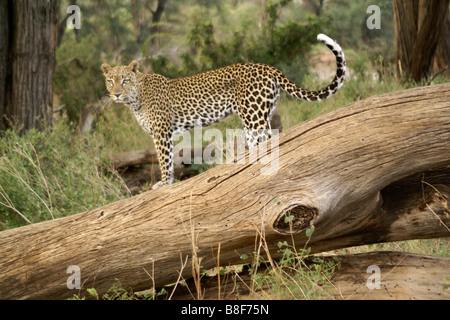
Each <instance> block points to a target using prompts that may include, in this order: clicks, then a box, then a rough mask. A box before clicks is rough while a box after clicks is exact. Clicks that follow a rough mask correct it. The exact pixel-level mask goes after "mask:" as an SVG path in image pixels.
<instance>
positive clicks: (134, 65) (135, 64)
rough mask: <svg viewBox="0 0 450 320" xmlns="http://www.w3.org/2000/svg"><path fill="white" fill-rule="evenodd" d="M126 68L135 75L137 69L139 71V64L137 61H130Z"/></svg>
mask: <svg viewBox="0 0 450 320" xmlns="http://www.w3.org/2000/svg"><path fill="white" fill-rule="evenodd" d="M128 68H130V70H131V71H133V72H134V73H136V72H137V71H138V69H139V62H138V61H137V60H133V61H131V63H130V65H129V66H128Z"/></svg>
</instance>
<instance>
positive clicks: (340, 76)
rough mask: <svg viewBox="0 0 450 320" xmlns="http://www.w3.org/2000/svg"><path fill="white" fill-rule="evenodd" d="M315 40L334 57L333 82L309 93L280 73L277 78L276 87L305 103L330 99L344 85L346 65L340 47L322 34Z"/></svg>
mask: <svg viewBox="0 0 450 320" xmlns="http://www.w3.org/2000/svg"><path fill="white" fill-rule="evenodd" d="M317 40H319V41H320V42H322V43H324V44H325V45H326V46H327V47H328V48H329V49H330V50H331V51H332V52H333V54H334V55H335V56H336V64H337V70H336V75H335V76H334V79H333V81H331V83H330V84H329V85H328V86H326V87H325V88H323V89H322V90H318V91H311V90H306V89H302V88H300V87H299V86H297V85H296V84H295V83H293V82H292V81H291V80H289V79H288V78H287V77H286V76H285V75H283V74H281V73H280V75H278V77H277V82H278V85H279V86H280V87H281V89H283V90H284V91H286V92H287V93H289V94H290V95H291V96H293V97H296V98H297V99H301V100H307V101H321V100H324V99H327V98H329V97H331V96H332V95H333V94H335V93H336V91H338V90H339V88H340V87H342V85H343V84H344V79H345V70H346V63H345V55H344V52H343V51H342V49H341V47H340V46H339V45H338V44H337V43H336V42H335V41H334V40H332V39H331V38H329V37H328V36H326V35H324V34H322V33H321V34H319V35H318V36H317Z"/></svg>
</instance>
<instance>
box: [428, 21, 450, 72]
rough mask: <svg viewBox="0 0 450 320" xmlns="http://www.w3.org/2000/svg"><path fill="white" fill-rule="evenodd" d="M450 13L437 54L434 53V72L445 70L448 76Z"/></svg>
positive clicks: (449, 67) (449, 69)
mask: <svg viewBox="0 0 450 320" xmlns="http://www.w3.org/2000/svg"><path fill="white" fill-rule="evenodd" d="M449 61H450V14H447V19H446V21H445V25H444V30H443V31H442V35H441V39H440V40H439V44H438V47H437V49H436V54H435V55H434V62H433V69H432V73H433V75H434V74H437V73H439V72H443V73H444V74H445V75H446V76H447V77H449V76H450V66H449Z"/></svg>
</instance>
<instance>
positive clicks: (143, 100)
mask: <svg viewBox="0 0 450 320" xmlns="http://www.w3.org/2000/svg"><path fill="white" fill-rule="evenodd" d="M317 40H318V41H320V42H322V43H323V44H325V45H326V46H327V47H328V48H329V49H330V50H331V51H332V52H333V54H334V55H335V59H336V65H337V69H336V74H335V76H334V78H333V80H332V81H331V82H330V83H329V84H328V85H327V86H326V87H325V88H323V89H321V90H317V91H314V90H308V89H304V88H301V87H299V86H297V85H296V84H295V83H294V82H293V81H291V80H289V79H288V78H287V77H286V76H285V75H284V74H283V73H282V72H281V71H279V70H278V69H277V68H275V67H272V66H269V65H266V64H262V63H252V62H245V63H237V64H233V65H229V66H225V67H222V68H219V69H216V70H211V71H207V72H204V73H200V74H196V75H193V76H188V77H182V78H176V79H169V78H166V77H164V76H163V75H159V74H156V73H148V74H147V73H141V72H140V71H139V62H138V61H137V60H133V61H132V62H131V63H130V64H129V65H119V66H115V67H111V66H110V65H108V64H107V63H103V64H102V65H101V70H102V71H103V74H104V77H105V85H106V89H107V91H108V95H109V98H110V99H111V101H113V102H115V103H121V104H125V105H126V106H127V107H128V108H129V109H130V110H131V111H132V113H133V114H134V116H135V118H136V120H137V122H138V123H139V124H140V126H141V127H142V128H143V130H144V131H146V132H147V133H148V134H149V135H150V136H151V137H152V138H153V141H154V145H155V149H156V154H157V159H158V162H159V167H160V171H161V181H159V182H157V183H156V184H154V185H153V187H152V189H157V188H160V187H162V186H166V185H170V184H172V183H173V182H174V151H173V150H174V142H173V141H174V140H173V137H174V136H175V135H178V134H181V133H183V132H185V131H187V130H190V129H192V128H194V127H196V126H202V127H205V126H208V125H211V124H213V123H216V122H219V121H221V120H222V119H224V118H226V117H228V116H229V115H231V114H237V115H238V116H239V117H240V119H241V121H242V126H243V130H244V132H245V137H246V143H247V147H248V148H253V147H255V146H257V145H258V144H260V143H262V142H264V141H267V140H268V139H270V138H271V137H272V129H271V127H270V120H271V118H272V115H273V112H274V110H275V108H276V105H277V102H278V100H279V98H280V92H281V90H283V91H285V92H287V93H288V94H289V95H291V96H293V97H295V98H297V99H300V100H306V101H322V100H324V99H327V98H329V97H331V96H333V95H334V94H335V93H336V92H337V91H338V90H339V89H340V88H341V87H342V86H343V84H344V80H345V73H346V60H345V55H344V52H343V50H342V48H341V47H340V46H339V44H338V43H337V42H336V41H334V40H332V39H331V38H329V37H328V36H326V35H324V34H319V35H318V36H317Z"/></svg>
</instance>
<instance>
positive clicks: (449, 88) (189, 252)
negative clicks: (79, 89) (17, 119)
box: [0, 84, 450, 299]
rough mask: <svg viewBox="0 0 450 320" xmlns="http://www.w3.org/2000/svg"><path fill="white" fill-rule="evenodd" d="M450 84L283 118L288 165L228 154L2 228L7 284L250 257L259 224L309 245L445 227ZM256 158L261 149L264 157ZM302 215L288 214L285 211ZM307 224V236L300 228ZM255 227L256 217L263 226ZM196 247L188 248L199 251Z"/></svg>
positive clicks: (47, 284)
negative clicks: (141, 186) (273, 166)
mask: <svg viewBox="0 0 450 320" xmlns="http://www.w3.org/2000/svg"><path fill="white" fill-rule="evenodd" d="M449 101H450V84H443V85H439V86H431V87H422V88H417V89H411V90H403V91H398V92H394V93H390V94H384V95H380V96H375V97H371V98H368V99H365V100H362V101H359V102H356V103H354V104H351V105H349V106H347V107H343V108H341V109H338V110H336V111H333V112H330V113H327V114H325V115H322V116H319V117H316V118H314V119H312V120H309V121H306V122H304V123H301V124H299V125H297V126H295V127H294V128H292V129H290V130H288V131H285V132H283V133H282V134H281V135H280V136H279V138H280V143H279V148H275V149H274V150H272V154H275V151H278V153H279V169H278V172H277V173H276V174H275V175H261V169H262V168H265V167H267V166H268V165H267V164H264V162H263V161H264V160H267V156H266V157H262V158H261V159H258V161H257V163H255V164H249V163H248V161H246V164H241V165H238V164H232V165H231V164H230V165H222V166H218V167H215V168H212V169H211V170H208V171H207V172H205V173H203V174H201V175H198V176H196V177H193V178H191V179H189V180H186V181H183V182H180V183H177V184H174V185H172V186H168V187H163V188H160V189H158V190H155V191H149V192H146V193H143V194H140V195H138V196H135V197H132V198H129V199H125V200H121V201H118V202H115V203H112V204H110V205H107V206H104V207H101V208H97V209H94V210H91V211H87V212H84V213H80V214H77V215H73V216H69V217H65V218H61V219H57V220H53V221H48V222H44V223H38V224H34V225H30V226H25V227H22V228H18V229H13V230H7V231H3V232H1V233H0V270H2V271H1V273H0V284H1V285H0V286H1V287H0V298H1V299H32V298H47V299H51V298H53V299H61V298H65V297H69V296H72V295H73V294H74V293H78V290H69V289H68V288H67V282H66V281H67V279H68V277H69V276H71V274H68V273H67V268H68V267H69V266H71V265H76V266H78V267H79V268H80V270H81V284H82V289H86V288H92V287H94V288H96V290H97V291H98V292H99V293H100V294H101V293H103V292H105V291H106V290H108V289H109V288H110V287H111V286H112V284H113V283H115V279H119V280H120V282H121V284H122V286H123V287H124V288H125V289H132V290H134V291H138V290H141V289H148V288H151V287H153V286H154V285H156V286H157V287H159V286H163V285H165V284H168V283H173V282H175V281H177V279H178V277H179V274H178V271H179V270H181V269H182V268H181V263H182V262H185V261H186V260H185V259H186V258H187V257H188V260H187V266H186V267H185V268H184V269H183V270H182V271H181V273H182V274H183V276H184V277H185V278H189V276H190V275H191V274H192V269H191V263H192V262H194V265H195V263H198V265H201V266H203V268H205V269H208V268H211V267H215V266H216V265H217V252H218V246H219V244H220V263H221V264H222V265H228V264H233V263H243V262H244V261H243V260H241V259H240V256H241V254H243V253H246V254H249V253H252V252H254V251H255V244H256V245H257V243H258V241H257V239H256V238H255V237H260V236H261V235H262V236H263V237H264V239H263V240H264V243H267V245H268V249H269V250H270V252H271V256H272V257H273V258H276V257H277V256H278V255H279V253H278V247H277V243H278V242H279V241H284V240H290V241H291V240H292V239H294V241H295V243H296V245H298V246H299V247H302V248H303V247H304V246H305V244H306V243H307V244H308V246H310V247H311V248H312V252H320V251H327V250H331V249H336V248H342V247H346V246H354V245H362V244H368V243H378V242H386V241H397V240H406V239H417V238H434V237H448V236H450V231H449V226H450V215H449V210H448V208H449V205H448V199H449V198H450V183H449V181H450V180H449V177H450V157H449V154H450V153H449V151H450V103H449ZM260 160H261V161H260ZM287 214H290V215H293V216H294V218H293V221H292V223H293V224H292V226H289V224H287V223H286V222H285V221H284V216H285V215H287ZM310 225H314V226H315V231H314V233H313V235H312V237H311V238H310V239H309V238H308V237H307V236H306V234H305V232H303V231H304V230H305V229H306V228H308V227H309V226H310ZM258 230H259V231H258ZM191 258H192V259H191Z"/></svg>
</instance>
